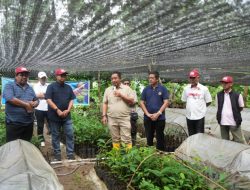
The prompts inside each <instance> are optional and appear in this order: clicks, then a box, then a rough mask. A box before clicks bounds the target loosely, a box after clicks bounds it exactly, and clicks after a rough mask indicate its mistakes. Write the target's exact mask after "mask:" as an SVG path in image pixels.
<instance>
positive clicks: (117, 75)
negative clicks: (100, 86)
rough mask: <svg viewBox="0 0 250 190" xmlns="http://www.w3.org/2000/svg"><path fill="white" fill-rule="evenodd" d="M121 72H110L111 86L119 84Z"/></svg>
mask: <svg viewBox="0 0 250 190" xmlns="http://www.w3.org/2000/svg"><path fill="white" fill-rule="evenodd" d="M121 77H122V75H121V73H120V72H119V71H114V72H113V73H112V74H111V82H112V85H113V86H116V87H118V86H120V84H121Z"/></svg>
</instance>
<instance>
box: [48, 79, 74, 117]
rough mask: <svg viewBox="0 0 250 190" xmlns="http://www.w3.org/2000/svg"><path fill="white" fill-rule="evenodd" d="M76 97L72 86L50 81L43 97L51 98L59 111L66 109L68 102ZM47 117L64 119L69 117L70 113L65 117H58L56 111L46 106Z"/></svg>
mask: <svg viewBox="0 0 250 190" xmlns="http://www.w3.org/2000/svg"><path fill="white" fill-rule="evenodd" d="M75 98H76V96H75V94H74V93H73V90H72V88H71V87H70V86H69V85H67V84H65V83H64V84H60V83H58V82H53V83H51V84H50V85H49V86H48V88H47V91H46V94H45V99H51V100H52V101H53V102H54V103H55V104H56V106H57V107H58V109H60V110H61V111H64V110H67V109H68V106H69V102H70V101H71V100H74V99H75ZM48 117H49V120H51V121H56V122H60V121H66V120H69V119H71V115H70V114H69V115H68V116H67V117H66V118H60V117H59V116H58V115H57V113H56V111H55V110H53V109H52V108H51V107H50V106H48Z"/></svg>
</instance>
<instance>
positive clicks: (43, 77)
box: [37, 71, 48, 85]
mask: <svg viewBox="0 0 250 190" xmlns="http://www.w3.org/2000/svg"><path fill="white" fill-rule="evenodd" d="M37 76H38V80H39V81H40V83H41V84H42V85H44V84H45V83H46V81H47V78H48V77H47V75H46V73H45V72H43V71H41V72H39V73H38V75H37Z"/></svg>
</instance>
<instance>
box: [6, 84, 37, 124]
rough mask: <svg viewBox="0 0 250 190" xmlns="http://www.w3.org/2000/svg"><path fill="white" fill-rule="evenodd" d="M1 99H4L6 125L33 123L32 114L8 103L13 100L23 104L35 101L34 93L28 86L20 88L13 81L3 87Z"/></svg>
mask: <svg viewBox="0 0 250 190" xmlns="http://www.w3.org/2000/svg"><path fill="white" fill-rule="evenodd" d="M3 97H4V98H5V99H6V106H5V114H6V117H5V119H6V122H7V123H8V124H14V125H29V124H31V123H32V122H33V121H34V117H33V113H28V112H27V111H26V109H25V108H23V107H19V106H15V105H13V104H11V103H9V100H11V99H13V98H17V99H19V100H21V101H24V102H28V101H34V100H36V95H35V92H34V90H33V88H32V87H31V86H30V85H28V84H26V85H24V86H21V85H19V84H18V83H16V82H15V81H14V82H9V83H7V84H6V85H5V87H4V90H3Z"/></svg>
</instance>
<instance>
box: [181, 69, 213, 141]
mask: <svg viewBox="0 0 250 190" xmlns="http://www.w3.org/2000/svg"><path fill="white" fill-rule="evenodd" d="M199 80H200V74H199V71H198V70H196V69H194V70H192V71H191V72H190V73H189V82H190V84H189V85H187V86H186V87H185V88H184V90H183V93H182V98H181V100H182V101H183V102H185V103H186V120H187V127H188V134H189V136H191V135H194V134H196V133H204V125H205V115H206V110H207V106H209V105H210V103H211V102H212V97H211V95H210V93H209V90H208V88H207V87H206V86H204V85H202V84H200V83H199Z"/></svg>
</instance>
